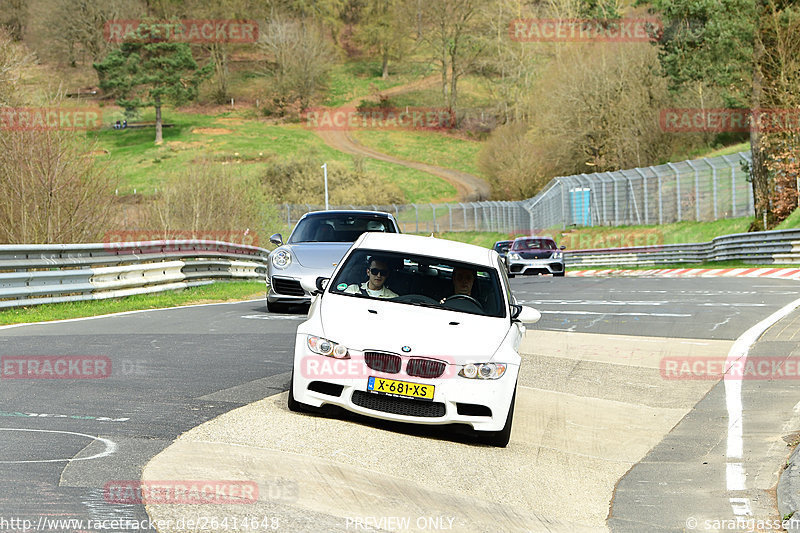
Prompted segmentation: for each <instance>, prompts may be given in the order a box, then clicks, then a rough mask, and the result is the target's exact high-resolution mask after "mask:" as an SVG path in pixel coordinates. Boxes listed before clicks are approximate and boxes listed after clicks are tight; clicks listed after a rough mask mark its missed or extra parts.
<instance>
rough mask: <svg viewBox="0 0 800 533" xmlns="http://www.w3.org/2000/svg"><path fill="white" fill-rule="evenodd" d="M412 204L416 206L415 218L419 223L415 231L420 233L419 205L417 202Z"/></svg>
mask: <svg viewBox="0 0 800 533" xmlns="http://www.w3.org/2000/svg"><path fill="white" fill-rule="evenodd" d="M411 205H413V206H414V219H415V220H416V223H417V229H416V231H415V232H414V233H419V208H418V207H417V204H411Z"/></svg>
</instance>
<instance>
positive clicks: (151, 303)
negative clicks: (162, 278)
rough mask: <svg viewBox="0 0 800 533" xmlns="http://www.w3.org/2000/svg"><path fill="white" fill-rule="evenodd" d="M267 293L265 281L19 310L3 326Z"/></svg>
mask: <svg viewBox="0 0 800 533" xmlns="http://www.w3.org/2000/svg"><path fill="white" fill-rule="evenodd" d="M265 293H266V288H265V285H264V282H263V281H230V282H217V283H212V284H210V285H203V286H200V287H192V288H190V289H185V290H180V291H168V292H163V293H158V294H140V295H136V296H127V297H125V298H117V299H108V300H96V301H88V302H70V303H60V304H44V305H33V306H30V307H17V308H13V309H8V310H5V311H0V324H20V323H25V322H46V321H50V320H64V319H69V318H80V317H87V316H97V315H106V314H109V313H121V312H124V311H137V310H140V309H162V308H165V307H175V306H178V305H188V304H197V303H211V302H225V301H237V300H251V299H256V298H263V297H264V295H265Z"/></svg>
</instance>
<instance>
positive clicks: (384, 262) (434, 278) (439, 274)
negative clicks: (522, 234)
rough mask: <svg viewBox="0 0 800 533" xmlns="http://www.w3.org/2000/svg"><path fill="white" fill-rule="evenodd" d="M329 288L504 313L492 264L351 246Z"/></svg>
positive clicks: (398, 300)
mask: <svg viewBox="0 0 800 533" xmlns="http://www.w3.org/2000/svg"><path fill="white" fill-rule="evenodd" d="M329 287H330V289H329V290H330V292H332V293H336V294H343V295H349V296H352V297H357V298H377V299H387V300H390V301H392V302H396V303H401V304H407V305H420V306H425V307H434V308H441V309H448V310H451V311H459V312H464V313H471V314H477V315H485V316H492V317H499V318H500V317H505V316H506V310H505V306H504V305H503V296H502V295H503V293H502V290H501V286H500V278H499V277H498V274H497V271H496V270H495V269H493V268H490V267H486V266H481V265H473V264H469V263H461V262H458V261H451V260H448V259H442V258H436V257H426V256H419V255H414V254H404V253H397V252H386V251H374V250H363V249H360V250H355V251H354V252H353V253H352V254H350V255H349V256H348V258H347V260H346V262H345V264H344V265H342V268H341V269H340V270H339V273H338V274H337V275H336V278H334V279H333V280H332V281H331V283H330V284H329Z"/></svg>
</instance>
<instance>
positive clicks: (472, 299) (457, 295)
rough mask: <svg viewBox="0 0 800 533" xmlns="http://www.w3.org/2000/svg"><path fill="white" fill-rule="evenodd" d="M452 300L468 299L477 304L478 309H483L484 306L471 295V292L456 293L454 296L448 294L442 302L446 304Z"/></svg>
mask: <svg viewBox="0 0 800 533" xmlns="http://www.w3.org/2000/svg"><path fill="white" fill-rule="evenodd" d="M450 300H466V301H468V302H470V303H473V304H475V305H476V306H477V307H478V309H480V310H481V311H483V306H482V305H481V303H480V302H479V301H478V300H476V299H475V298H473V297H472V296H470V295H469V294H454V295H452V296H448V297H447V298H445V299H444V301H442V304H446V303H447V302H449V301H450Z"/></svg>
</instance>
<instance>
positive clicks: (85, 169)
mask: <svg viewBox="0 0 800 533" xmlns="http://www.w3.org/2000/svg"><path fill="white" fill-rule="evenodd" d="M92 148H93V145H91V144H88V143H86V142H85V141H81V140H80V139H78V138H76V137H75V134H74V133H71V132H65V131H54V130H32V131H12V130H0V197H2V198H3V199H4V200H3V201H2V202H0V242H4V243H12V244H23V243H27V244H51V243H74V242H99V241H100V240H101V239H102V236H103V232H104V231H107V230H108V228H109V223H110V221H111V217H112V216H113V210H112V209H111V203H112V200H113V198H114V194H113V191H114V182H113V180H112V179H110V178H109V177H108V175H109V172H108V168H106V167H105V166H103V165H102V164H99V163H97V161H95V159H94V157H95V156H94V155H92Z"/></svg>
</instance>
